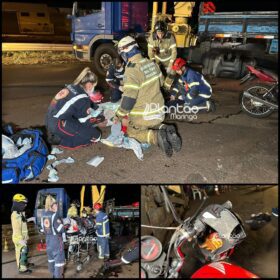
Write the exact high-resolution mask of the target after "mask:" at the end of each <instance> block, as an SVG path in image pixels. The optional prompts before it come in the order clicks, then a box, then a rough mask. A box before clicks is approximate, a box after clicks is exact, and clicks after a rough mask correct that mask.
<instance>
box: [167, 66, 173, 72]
mask: <svg viewBox="0 0 280 280" xmlns="http://www.w3.org/2000/svg"><path fill="white" fill-rule="evenodd" d="M171 71H172V69H171V67H169V66H168V67H167V69H166V73H167V74H170V73H171Z"/></svg>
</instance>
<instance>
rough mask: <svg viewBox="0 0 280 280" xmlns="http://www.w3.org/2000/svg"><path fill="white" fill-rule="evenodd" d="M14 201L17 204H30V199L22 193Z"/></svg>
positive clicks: (16, 195)
mask: <svg viewBox="0 0 280 280" xmlns="http://www.w3.org/2000/svg"><path fill="white" fill-rule="evenodd" d="M13 201H15V202H25V203H27V202H28V199H27V198H26V197H25V196H24V195H23V194H21V193H17V194H15V195H14V196H13Z"/></svg>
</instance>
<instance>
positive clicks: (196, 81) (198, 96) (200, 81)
mask: <svg viewBox="0 0 280 280" xmlns="http://www.w3.org/2000/svg"><path fill="white" fill-rule="evenodd" d="M172 69H173V70H174V71H176V73H177V74H178V75H179V78H178V79H177V82H175V85H174V86H173V94H171V98H170V99H171V101H172V100H175V97H174V93H176V92H179V95H181V97H179V100H178V103H179V104H180V103H184V104H185V105H187V106H189V107H193V106H195V107H196V108H197V110H206V111H213V110H214V104H213V102H212V101H210V97H211V95H212V88H211V86H210V84H209V83H208V82H207V81H206V80H205V79H204V77H203V75H202V74H200V73H198V72H196V71H194V70H192V69H191V68H189V67H187V66H186V61H185V60H184V59H183V58H177V59H176V60H175V62H174V64H173V66H172ZM180 98H181V100H183V102H182V101H181V100H180Z"/></svg>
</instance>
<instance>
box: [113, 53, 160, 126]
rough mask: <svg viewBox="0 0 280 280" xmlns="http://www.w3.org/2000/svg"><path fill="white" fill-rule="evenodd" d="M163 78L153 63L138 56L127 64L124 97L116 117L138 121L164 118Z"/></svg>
mask: <svg viewBox="0 0 280 280" xmlns="http://www.w3.org/2000/svg"><path fill="white" fill-rule="evenodd" d="M162 84H163V76H162V73H161V71H160V69H159V66H158V65H157V64H156V63H154V62H153V61H151V60H149V59H147V58H144V57H143V56H142V55H141V54H136V55H135V56H133V57H132V58H131V61H130V62H129V63H128V64H127V66H126V68H125V73H124V86H123V95H122V100H121V104H120V107H119V108H118V110H117V112H116V115H117V116H118V117H120V118H122V117H124V116H129V119H130V120H131V121H133V120H136V119H141V120H142V121H143V120H147V121H148V120H154V119H159V118H164V113H163V106H164V99H163V95H162V93H161V90H160V87H161V86H162Z"/></svg>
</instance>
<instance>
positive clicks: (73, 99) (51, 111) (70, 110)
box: [46, 85, 101, 148]
mask: <svg viewBox="0 0 280 280" xmlns="http://www.w3.org/2000/svg"><path fill="white" fill-rule="evenodd" d="M66 88H67V89H68V90H69V94H68V95H67V96H65V97H64V98H62V99H59V100H57V101H56V100H54V99H53V101H52V102H51V104H50V106H49V108H48V113H47V117H46V125H47V129H48V133H49V134H53V135H55V136H57V137H58V138H60V143H59V144H60V145H61V146H63V147H66V148H78V147H80V146H85V145H88V144H90V143H91V139H93V138H94V139H96V141H98V140H99V139H100V137H101V133H100V131H99V130H97V128H95V127H94V126H93V125H92V124H91V123H90V121H89V119H87V120H85V118H86V117H87V116H88V113H87V110H88V109H89V108H93V109H97V108H98V106H97V105H96V104H94V103H92V101H91V100H90V98H89V96H88V94H87V93H86V92H85V91H84V89H83V88H82V87H81V86H79V85H68V86H67V87H66Z"/></svg>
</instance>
